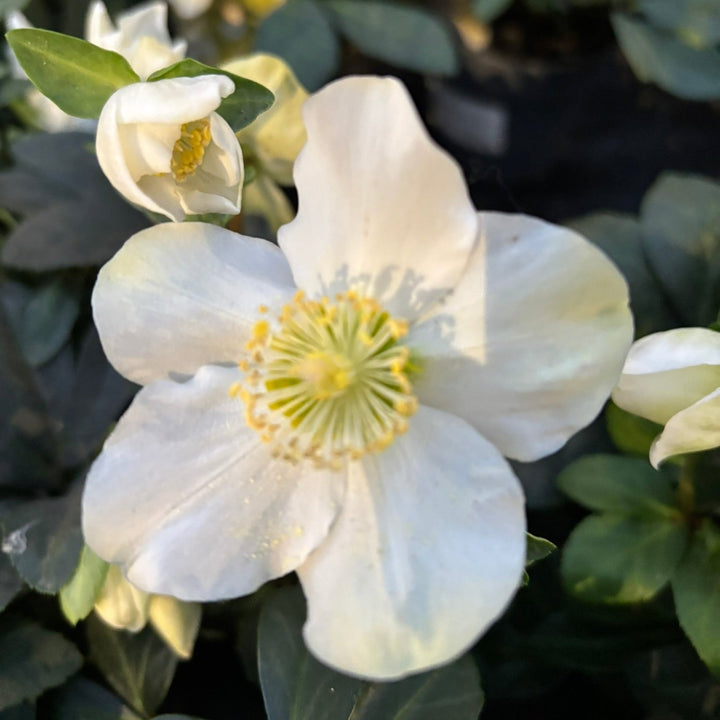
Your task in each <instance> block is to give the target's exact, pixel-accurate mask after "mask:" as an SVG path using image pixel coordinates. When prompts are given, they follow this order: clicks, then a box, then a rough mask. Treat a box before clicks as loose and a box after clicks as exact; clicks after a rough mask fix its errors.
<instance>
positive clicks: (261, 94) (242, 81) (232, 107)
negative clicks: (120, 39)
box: [148, 58, 275, 132]
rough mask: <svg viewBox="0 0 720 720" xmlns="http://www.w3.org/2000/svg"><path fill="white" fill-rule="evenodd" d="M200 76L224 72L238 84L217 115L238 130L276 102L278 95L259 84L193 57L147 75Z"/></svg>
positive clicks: (164, 77) (157, 77)
mask: <svg viewBox="0 0 720 720" xmlns="http://www.w3.org/2000/svg"><path fill="white" fill-rule="evenodd" d="M200 75H224V76H225V77H228V78H230V79H231V80H232V81H233V82H234V83H235V92H233V93H232V95H229V96H228V97H226V98H225V99H224V100H223V101H222V102H221V103H220V107H219V108H218V110H217V112H218V114H219V115H220V116H221V117H223V118H224V119H225V120H226V121H227V123H228V125H230V127H231V128H232V129H233V130H234V131H235V132H237V131H238V130H242V128H244V127H246V126H247V125H249V124H250V123H251V122H252V121H253V120H254V119H255V118H256V117H257V116H258V115H260V114H261V113H264V112H265V111H266V110H267V109H268V108H269V107H270V106H271V105H272V104H273V103H274V102H275V96H274V95H273V94H272V93H271V92H270V90H268V89H267V88H266V87H264V86H263V85H260V83H256V82H253V81H252V80H248V79H247V78H241V77H239V76H237V75H233V73H230V72H226V71H225V70H220V69H219V68H216V67H211V66H210V65H204V64H203V63H201V62H198V61H197V60H192V59H190V58H186V59H185V60H180V61H179V62H176V63H174V64H173V65H170V66H169V67H166V68H163V69H162V70H157V71H156V72H154V73H153V74H152V75H151V76H150V77H149V78H148V82H155V81H156V80H168V79H170V78H180V77H198V76H200Z"/></svg>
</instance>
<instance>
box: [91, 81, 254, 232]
mask: <svg viewBox="0 0 720 720" xmlns="http://www.w3.org/2000/svg"><path fill="white" fill-rule="evenodd" d="M233 90H234V85H233V82H232V80H230V79H229V78H227V77H225V76H223V75H203V76H201V77H194V78H189V77H181V78H172V79H168V80H158V81H157V82H151V83H135V84H133V85H127V86H125V87H123V88H121V89H120V90H118V91H117V92H116V93H114V94H113V95H112V96H111V97H110V99H109V100H108V101H107V103H106V104H105V107H104V108H103V110H102V113H101V114H100V120H99V121H98V129H97V139H96V149H97V156H98V161H99V163H100V167H101V168H102V170H103V172H104V173H105V175H106V176H107V178H108V180H110V182H111V183H112V185H113V187H115V189H116V190H117V191H118V192H119V193H121V194H122V195H123V196H124V197H125V198H126V199H127V200H129V201H130V202H132V203H135V204H136V205H139V206H141V207H143V208H145V209H147V210H150V211H152V212H155V213H160V214H162V215H166V216H167V217H169V218H170V219H171V220H175V221H176V222H180V221H182V220H183V219H184V217H185V216H186V215H199V214H203V213H225V214H233V215H234V214H235V213H237V212H239V211H240V201H241V195H242V186H243V175H244V172H243V159H242V151H241V149H240V145H239V143H238V141H237V138H236V137H235V133H234V132H233V131H232V128H231V127H230V126H229V125H228V124H227V122H225V120H223V119H222V118H221V117H220V116H219V115H218V114H217V113H215V112H213V111H214V110H215V109H217V107H218V106H219V105H220V103H221V102H222V99H223V98H225V97H227V96H228V95H230V94H231V93H232V92H233Z"/></svg>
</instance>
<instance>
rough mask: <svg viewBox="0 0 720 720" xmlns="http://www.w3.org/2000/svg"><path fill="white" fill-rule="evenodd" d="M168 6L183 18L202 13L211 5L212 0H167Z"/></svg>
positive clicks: (189, 18)
mask: <svg viewBox="0 0 720 720" xmlns="http://www.w3.org/2000/svg"><path fill="white" fill-rule="evenodd" d="M169 2H170V6H171V7H172V9H173V10H174V11H175V13H176V14H177V15H178V17H181V18H182V19H183V20H192V19H193V18H196V17H198V15H202V14H203V13H204V12H206V11H207V9H208V8H209V7H210V6H211V5H212V0H169Z"/></svg>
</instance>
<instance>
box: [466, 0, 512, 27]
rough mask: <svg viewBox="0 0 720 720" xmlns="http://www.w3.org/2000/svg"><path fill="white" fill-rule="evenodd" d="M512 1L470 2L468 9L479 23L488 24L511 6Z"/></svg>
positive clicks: (479, 0) (488, 0) (489, 0)
mask: <svg viewBox="0 0 720 720" xmlns="http://www.w3.org/2000/svg"><path fill="white" fill-rule="evenodd" d="M512 2H513V0H472V4H471V5H470V8H471V9H472V12H473V15H475V17H476V18H477V19H478V20H480V22H484V23H490V22H492V21H493V20H495V18H497V17H499V16H500V15H502V14H503V13H504V12H505V11H506V10H507V9H508V8H509V7H510V5H512Z"/></svg>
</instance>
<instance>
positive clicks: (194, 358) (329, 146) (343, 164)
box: [83, 77, 632, 679]
mask: <svg viewBox="0 0 720 720" xmlns="http://www.w3.org/2000/svg"><path fill="white" fill-rule="evenodd" d="M304 117H305V125H306V128H307V134H308V142H307V144H306V146H305V148H304V150H303V151H302V153H301V154H300V157H299V158H298V161H297V163H296V166H295V181H296V185H297V189H298V196H299V204H300V209H299V212H298V215H297V217H296V219H295V220H294V221H293V222H291V223H290V224H288V225H285V226H284V227H283V228H281V230H280V237H279V242H280V247H281V248H282V251H281V250H280V249H278V248H277V247H276V246H274V245H272V244H270V243H267V242H264V241H262V240H257V239H254V238H249V237H245V236H242V235H238V234H235V233H232V232H230V231H228V230H225V229H222V228H218V227H215V226H211V225H205V224H201V223H186V224H182V225H174V226H168V225H158V226H155V227H153V228H150V229H148V230H144V231H142V232H140V233H138V234H137V235H135V236H134V237H132V238H131V239H130V240H129V241H128V242H127V243H126V244H125V246H124V247H123V248H122V249H121V250H120V252H119V253H118V254H117V255H116V256H115V257H114V258H113V259H112V260H111V261H110V262H109V263H108V264H107V265H106V266H105V267H104V268H103V269H102V271H101V272H100V275H99V278H98V281H97V285H96V287H95V292H94V296H93V307H94V315H95V321H96V324H97V326H98V328H99V331H100V335H101V338H102V343H103V346H104V348H105V351H106V353H107V355H108V357H109V359H110V361H111V362H112V363H113V365H114V366H115V367H116V368H117V369H118V370H119V371H120V372H121V373H123V374H124V375H125V376H126V377H128V378H131V379H132V380H134V381H135V382H139V383H141V384H143V385H145V387H144V388H143V389H142V390H141V391H140V392H139V394H138V395H137V397H136V398H135V401H134V402H133V404H132V406H131V407H130V409H129V410H128V411H127V412H126V413H125V415H124V416H123V417H122V418H121V420H120V421H119V423H118V425H117V427H116V429H115V430H114V432H113V434H112V435H111V436H110V438H109V439H108V441H107V443H106V444H105V447H104V449H103V451H102V453H101V454H100V456H99V457H98V459H97V460H96V462H95V464H94V465H93V467H92V469H91V471H90V473H89V476H88V480H87V485H86V488H85V496H84V500H83V505H84V511H83V525H84V532H85V537H86V541H87V543H88V544H89V545H90V546H91V547H92V548H93V549H94V550H95V552H97V553H98V554H99V555H100V556H101V557H103V558H105V559H106V560H109V561H111V562H116V563H119V564H120V565H121V566H122V567H123V570H124V572H125V573H126V575H127V577H128V579H129V580H130V581H131V582H132V583H134V584H136V585H138V586H139V587H142V588H144V589H145V590H148V591H152V592H161V593H163V594H168V595H173V596H176V597H179V598H183V599H187V600H214V599H220V598H229V597H234V596H237V595H244V594H246V593H251V592H253V591H254V590H256V589H257V588H258V587H259V586H260V585H262V583H264V582H266V581H267V580H270V579H272V578H276V577H280V576H282V575H284V574H286V573H289V572H291V571H292V570H296V571H297V573H298V575H299V577H300V581H301V582H302V585H303V588H304V591H305V595H306V597H307V600H308V619H307V623H306V625H305V629H304V635H305V640H306V642H307V644H308V647H309V648H310V649H311V651H312V652H313V653H314V654H315V655H317V657H319V658H320V659H321V660H322V661H323V662H325V663H327V664H329V665H331V666H333V667H336V668H338V669H340V670H342V671H343V672H346V673H353V674H356V675H359V676H364V677H370V678H381V679H391V678H397V677H401V676H403V675H406V674H408V673H413V672H418V671H421V670H424V669H427V668H431V667H433V666H436V665H439V664H442V663H445V662H447V661H449V660H450V659H452V658H454V657H455V656H457V655H458V654H460V653H462V652H463V651H464V650H465V649H466V648H468V647H469V646H470V645H472V644H473V642H474V641H475V640H476V639H477V637H478V636H479V635H480V634H481V633H482V632H483V631H484V630H485V629H486V628H487V627H488V625H489V624H490V623H492V622H493V621H494V620H495V619H496V618H497V617H498V615H499V614H500V613H502V612H503V610H504V608H505V607H506V605H507V604H508V602H509V601H510V599H511V598H512V596H513V594H514V593H515V590H516V588H517V587H518V584H519V582H520V580H521V577H522V572H523V564H524V558H525V518H524V511H523V496H522V491H521V488H520V485H519V483H518V481H517V479H516V478H515V476H514V474H513V472H512V470H511V468H510V466H509V465H508V464H507V462H506V461H505V460H504V459H503V457H502V455H503V454H505V455H507V456H508V457H512V458H517V459H520V460H534V459H536V458H539V457H542V456H544V455H547V454H548V453H551V452H553V451H555V450H557V449H558V448H559V447H561V446H562V445H563V443H564V442H565V441H566V440H567V438H568V437H569V436H570V435H571V434H572V433H574V432H575V431H576V430H578V429H579V428H581V427H583V426H584V425H586V424H587V423H589V422H590V421H591V420H592V419H593V418H594V417H595V416H596V414H597V413H598V412H599V410H600V408H601V407H602V404H603V403H604V401H605V399H606V398H607V396H608V395H609V393H610V390H611V389H612V387H613V386H614V385H615V383H616V381H617V378H618V376H619V374H620V369H621V367H622V363H623V359H624V357H625V353H626V352H627V349H628V347H629V345H630V342H631V337H632V320H631V317H630V313H629V311H628V307H627V302H628V297H627V288H626V285H625V282H624V280H623V279H622V277H621V276H620V274H619V273H618V272H617V270H616V269H615V268H614V266H613V265H612V264H611V263H610V262H609V261H608V260H607V258H606V257H605V256H604V255H603V254H602V253H601V252H599V251H598V250H597V249H596V248H594V247H593V246H591V245H590V244H589V243H588V242H586V241H585V240H584V239H583V238H582V237H580V236H579V235H577V234H575V233H573V232H572V231H569V230H566V229H564V228H560V227H556V226H554V225H550V224H548V223H545V222H543V221H541V220H536V219H534V218H530V217H526V216H521V215H517V216H514V215H504V214H500V213H480V214H479V215H478V214H477V213H476V211H475V209H474V208H473V206H472V204H471V202H470V199H469V197H468V193H467V188H466V186H465V183H464V180H463V177H462V173H461V171H460V169H459V167H458V166H457V164H456V163H455V162H454V161H453V160H452V159H451V158H450V157H448V156H447V155H446V154H445V153H444V152H443V151H442V150H440V149H439V148H438V147H437V146H435V144H434V143H433V142H432V141H431V140H430V139H429V137H428V135H427V133H426V131H425V129H424V127H423V126H422V124H421V122H420V120H419V118H418V116H417V114H416V112H415V109H414V107H413V105H412V102H411V100H410V98H409V96H408V94H407V92H406V90H405V89H404V87H403V86H402V85H401V84H400V83H399V82H398V81H396V80H394V79H380V78H372V77H364V78H345V79H343V80H340V81H338V82H336V83H333V84H331V85H329V86H328V87H327V88H325V89H324V90H322V91H320V92H319V93H318V94H317V95H315V96H314V97H311V98H310V99H309V100H308V101H307V103H306V104H305V109H304ZM298 288H300V289H301V290H298Z"/></svg>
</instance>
